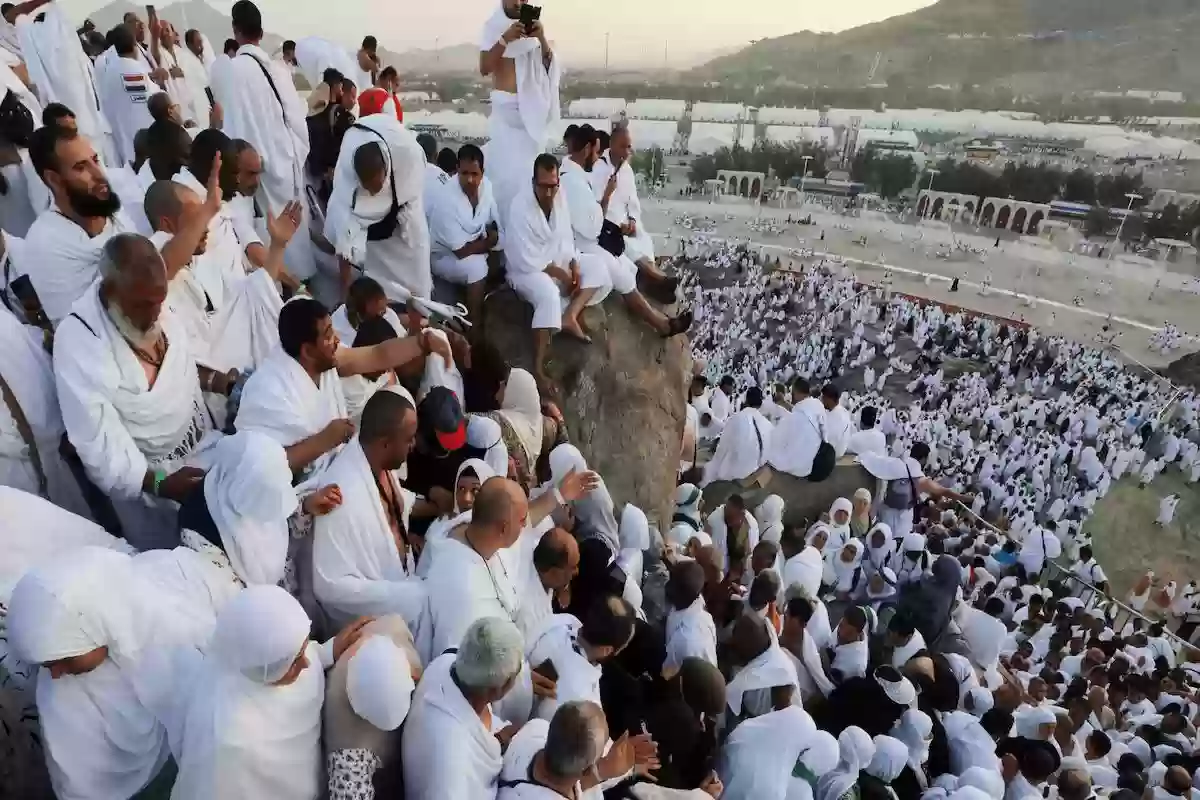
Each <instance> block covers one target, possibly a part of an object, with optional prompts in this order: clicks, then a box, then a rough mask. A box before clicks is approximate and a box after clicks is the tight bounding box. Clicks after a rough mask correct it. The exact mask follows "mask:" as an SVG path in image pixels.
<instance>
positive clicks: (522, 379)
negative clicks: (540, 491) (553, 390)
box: [496, 367, 542, 471]
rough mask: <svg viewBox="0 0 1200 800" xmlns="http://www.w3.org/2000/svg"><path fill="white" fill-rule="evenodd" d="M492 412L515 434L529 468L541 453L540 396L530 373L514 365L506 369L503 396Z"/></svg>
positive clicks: (531, 468)
mask: <svg viewBox="0 0 1200 800" xmlns="http://www.w3.org/2000/svg"><path fill="white" fill-rule="evenodd" d="M496 413H497V414H498V415H499V416H501V417H503V418H504V421H505V422H507V423H508V425H509V427H510V428H512V430H513V433H514V434H516V437H517V441H519V442H520V443H521V449H522V450H523V451H524V453H523V455H524V456H525V458H526V460H527V461H528V463H529V469H530V470H531V471H532V470H533V467H534V464H536V463H537V459H538V456H540V455H541V454H542V396H541V394H540V393H539V392H538V388H537V381H535V380H534V379H533V375H531V374H529V373H528V372H527V371H525V370H523V369H520V368H517V367H514V368H513V369H512V370H511V371H509V373H508V382H507V383H506V384H505V385H504V399H503V400H502V401H501V403H500V410H499V411H497V412H496Z"/></svg>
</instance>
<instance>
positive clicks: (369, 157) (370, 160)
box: [354, 142, 387, 194]
mask: <svg viewBox="0 0 1200 800" xmlns="http://www.w3.org/2000/svg"><path fill="white" fill-rule="evenodd" d="M354 174H355V175H357V176H358V180H359V182H360V183H361V184H362V185H363V188H364V189H366V190H367V191H368V192H370V193H371V194H378V193H379V192H380V191H382V190H383V180H384V178H385V177H387V161H386V160H385V159H384V157H383V148H382V147H380V146H379V143H378V142H367V143H366V144H364V145H361V146H360V147H359V148H358V149H357V150H355V151H354Z"/></svg>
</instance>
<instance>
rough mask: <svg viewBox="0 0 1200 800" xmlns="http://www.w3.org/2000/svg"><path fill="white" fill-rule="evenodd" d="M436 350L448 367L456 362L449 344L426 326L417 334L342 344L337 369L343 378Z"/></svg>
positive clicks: (386, 366)
mask: <svg viewBox="0 0 1200 800" xmlns="http://www.w3.org/2000/svg"><path fill="white" fill-rule="evenodd" d="M430 353H437V354H439V355H441V356H442V357H443V358H444V359H445V360H446V368H447V369H449V368H450V365H451V364H452V363H453V356H452V354H451V352H450V345H449V344H448V343H447V342H446V341H445V340H444V339H442V338H441V337H438V336H433V335H432V331H430V330H423V331H421V333H419V334H417V335H416V336H405V337H404V338H403V339H392V340H390V341H387V342H382V343H380V344H376V345H371V346H370V347H343V348H342V349H340V350H338V354H337V371H338V374H339V375H341V376H342V377H343V378H345V377H348V376H350V375H364V374H371V373H376V372H387V371H388V370H390V369H395V368H396V367H400V366H402V365H404V364H407V363H409V362H410V361H416V360H417V359H419V358H422V359H423V358H425V356H427V355H429V354H430Z"/></svg>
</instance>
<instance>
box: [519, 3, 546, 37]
mask: <svg viewBox="0 0 1200 800" xmlns="http://www.w3.org/2000/svg"><path fill="white" fill-rule="evenodd" d="M541 18H542V7H541V6H531V5H523V6H521V24H522V25H524V26H525V33H533V23H535V22H537V21H538V20H540V19H541Z"/></svg>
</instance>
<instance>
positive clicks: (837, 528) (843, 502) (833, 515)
mask: <svg viewBox="0 0 1200 800" xmlns="http://www.w3.org/2000/svg"><path fill="white" fill-rule="evenodd" d="M853 511H854V504H853V503H851V502H850V501H849V500H847V499H846V498H844V497H839V498H838V499H837V500H834V501H833V505H832V506H830V507H829V540H830V544H831V546H834V547H836V548H837V549H838V550H841V549H842V547H843V546H844V545H845V544H846V542H848V541H850V539H851V538H852V536H853V534H852V533H851V531H850V514H851V513H852V512H853Z"/></svg>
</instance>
